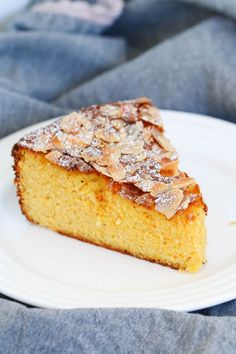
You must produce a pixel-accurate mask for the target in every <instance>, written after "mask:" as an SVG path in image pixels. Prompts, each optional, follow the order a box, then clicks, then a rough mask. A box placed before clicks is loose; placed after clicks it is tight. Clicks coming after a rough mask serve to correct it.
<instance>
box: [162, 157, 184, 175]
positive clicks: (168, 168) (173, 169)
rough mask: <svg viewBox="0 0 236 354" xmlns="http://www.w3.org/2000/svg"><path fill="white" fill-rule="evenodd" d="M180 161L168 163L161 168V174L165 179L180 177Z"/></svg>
mask: <svg viewBox="0 0 236 354" xmlns="http://www.w3.org/2000/svg"><path fill="white" fill-rule="evenodd" d="M178 167H179V161H178V160H175V161H170V162H166V163H165V164H164V165H162V166H161V171H160V174H161V175H162V176H164V177H174V176H177V175H178Z"/></svg>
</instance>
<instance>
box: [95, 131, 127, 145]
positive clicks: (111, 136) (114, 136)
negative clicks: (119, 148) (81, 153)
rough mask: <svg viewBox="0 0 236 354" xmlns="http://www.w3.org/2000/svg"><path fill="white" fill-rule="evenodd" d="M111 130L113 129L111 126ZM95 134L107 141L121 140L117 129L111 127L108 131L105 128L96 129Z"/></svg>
mask: <svg viewBox="0 0 236 354" xmlns="http://www.w3.org/2000/svg"><path fill="white" fill-rule="evenodd" d="M113 130H115V129H114V128H113ZM95 136H96V137H97V138H98V139H101V140H104V141H106V142H108V143H115V142H119V141H120V140H121V137H120V134H119V133H118V132H117V131H114V132H113V131H112V129H111V130H110V131H109V132H108V131H106V130H105V129H98V130H97V131H96V132H95Z"/></svg>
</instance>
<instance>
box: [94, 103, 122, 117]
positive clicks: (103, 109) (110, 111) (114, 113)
mask: <svg viewBox="0 0 236 354" xmlns="http://www.w3.org/2000/svg"><path fill="white" fill-rule="evenodd" d="M99 112H100V113H101V114H102V115H104V116H108V117H111V118H119V117H121V115H122V110H121V108H120V107H119V106H116V105H112V104H106V105H103V106H100V107H99Z"/></svg>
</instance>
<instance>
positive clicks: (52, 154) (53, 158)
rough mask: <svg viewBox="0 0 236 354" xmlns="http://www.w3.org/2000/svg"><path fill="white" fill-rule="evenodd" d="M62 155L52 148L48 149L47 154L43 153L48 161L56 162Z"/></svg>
mask: <svg viewBox="0 0 236 354" xmlns="http://www.w3.org/2000/svg"><path fill="white" fill-rule="evenodd" d="M61 156H62V153H61V152H60V151H58V150H53V151H50V152H49V153H48V154H47V155H45V158H46V159H47V160H49V161H50V162H52V163H54V164H57V162H58V160H59V159H60V157H61Z"/></svg>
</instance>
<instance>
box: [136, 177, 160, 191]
mask: <svg viewBox="0 0 236 354" xmlns="http://www.w3.org/2000/svg"><path fill="white" fill-rule="evenodd" d="M155 183H156V182H155V181H152V180H150V179H146V180H142V181H140V182H138V183H135V186H136V187H138V188H139V189H141V190H142V191H143V192H150V190H151V189H152V188H153V187H154V185H155Z"/></svg>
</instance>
